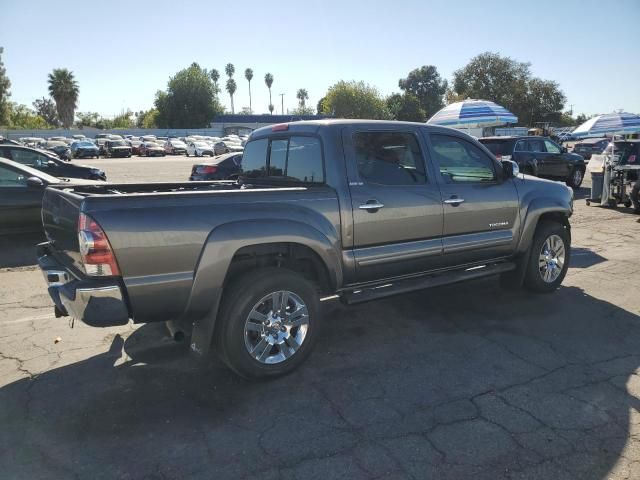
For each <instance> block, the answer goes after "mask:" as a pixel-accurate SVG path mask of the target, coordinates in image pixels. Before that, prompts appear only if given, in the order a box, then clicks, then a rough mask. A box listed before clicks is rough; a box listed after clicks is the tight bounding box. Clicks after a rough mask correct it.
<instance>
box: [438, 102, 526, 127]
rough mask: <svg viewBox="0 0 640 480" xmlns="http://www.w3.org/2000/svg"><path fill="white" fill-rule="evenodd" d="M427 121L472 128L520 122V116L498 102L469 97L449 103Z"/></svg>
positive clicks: (447, 125)
mask: <svg viewBox="0 0 640 480" xmlns="http://www.w3.org/2000/svg"><path fill="white" fill-rule="evenodd" d="M427 123H428V124H429V125H441V126H444V127H453V128H467V129H471V128H482V127H497V126H500V125H505V124H510V123H512V124H513V123H518V117H516V116H515V115H514V114H513V113H511V112H510V111H509V110H507V109H506V108H504V107H502V106H500V105H498V104H497V103H494V102H490V101H488V100H472V99H469V100H464V101H462V102H456V103H452V104H451V105H447V106H446V107H444V108H443V109H441V110H439V111H438V112H436V114H435V115H434V116H433V117H431V118H430V119H429V120H427Z"/></svg>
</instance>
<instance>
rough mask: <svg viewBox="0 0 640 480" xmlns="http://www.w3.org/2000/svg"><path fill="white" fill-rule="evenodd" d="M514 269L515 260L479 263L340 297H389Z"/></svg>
mask: <svg viewBox="0 0 640 480" xmlns="http://www.w3.org/2000/svg"><path fill="white" fill-rule="evenodd" d="M515 269H516V263H515V262H501V263H494V264H490V265H480V266H478V267H471V268H467V269H466V270H455V271H453V272H444V273H439V274H433V275H427V276H422V277H417V278H411V279H407V280H398V281H396V282H393V283H385V284H383V285H376V286H373V287H363V288H359V289H354V290H350V291H346V292H344V293H342V294H341V295H340V299H341V300H342V301H343V302H344V303H346V304H347V305H353V304H356V303H362V302H368V301H369V300H377V299H379V298H385V297H391V296H392V295H398V294H401V293H407V292H412V291H414V290H422V289H425V288H431V287H439V286H441V285H449V284H451V283H458V282H464V281H466V280H473V279H475V278H482V277H488V276H491V275H496V274H499V273H504V272H509V271H511V270H515Z"/></svg>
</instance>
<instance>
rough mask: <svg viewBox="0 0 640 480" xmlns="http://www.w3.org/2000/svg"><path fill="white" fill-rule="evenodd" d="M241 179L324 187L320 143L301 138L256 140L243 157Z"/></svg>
mask: <svg viewBox="0 0 640 480" xmlns="http://www.w3.org/2000/svg"><path fill="white" fill-rule="evenodd" d="M242 176H243V177H246V178H271V179H274V178H275V179H278V178H280V179H283V180H287V181H294V182H296V181H297V182H302V183H323V182H324V169H323V164H322V148H321V146H320V140H319V139H317V138H315V137H301V136H292V137H288V138H274V139H272V140H269V139H266V138H263V139H260V140H253V141H251V142H249V143H247V145H246V147H245V149H244V153H243V155H242Z"/></svg>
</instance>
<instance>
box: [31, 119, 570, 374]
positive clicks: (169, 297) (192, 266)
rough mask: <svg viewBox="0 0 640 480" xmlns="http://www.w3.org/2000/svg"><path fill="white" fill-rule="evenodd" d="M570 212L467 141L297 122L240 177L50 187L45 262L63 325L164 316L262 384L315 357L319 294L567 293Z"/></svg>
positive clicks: (415, 128) (442, 133)
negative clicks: (467, 284) (464, 288)
mask: <svg viewBox="0 0 640 480" xmlns="http://www.w3.org/2000/svg"><path fill="white" fill-rule="evenodd" d="M572 209H573V192H572V190H571V189H570V188H568V187H567V186H565V185H564V184H562V183H559V182H553V181H549V180H542V179H539V178H535V177H530V176H526V175H521V174H519V173H518V172H517V165H514V163H513V162H511V161H504V162H498V161H497V160H496V158H495V157H494V156H493V155H492V154H491V152H489V150H487V149H486V148H485V147H484V146H482V145H481V144H480V143H478V142H477V141H475V140H474V139H472V138H471V137H469V136H468V135H466V134H464V133H461V132H458V131H456V130H451V129H447V128H441V127H433V126H427V125H424V124H416V123H404V122H381V121H354V120H323V121H311V122H295V123H289V124H280V125H274V126H271V127H265V128H261V129H259V130H256V131H255V132H253V134H252V135H251V137H250V139H249V141H248V143H247V145H246V148H245V150H244V155H243V159H242V172H241V174H240V177H239V179H238V180H237V181H217V182H189V183H176V184H169V183H156V184H123V185H115V184H101V185H91V186H78V187H73V188H64V187H55V186H54V187H50V188H48V189H47V191H46V192H45V196H44V199H43V206H42V218H43V223H44V228H45V232H46V235H47V238H48V241H47V242H46V243H43V244H41V245H39V246H38V257H39V263H40V267H41V269H42V270H43V273H44V276H45V278H46V280H47V282H48V285H49V293H50V295H51V297H52V298H53V300H54V302H55V312H56V314H57V315H58V316H66V315H71V316H74V317H76V318H79V319H81V320H82V321H84V322H85V323H87V324H89V325H93V326H111V325H122V324H126V323H127V322H129V321H130V320H133V322H135V323H145V322H159V321H162V322H167V325H168V326H169V327H170V329H171V330H172V331H174V332H176V335H178V334H179V333H180V332H183V335H187V336H188V337H189V338H190V341H189V344H190V348H191V350H192V351H193V352H195V353H196V354H200V355H204V354H206V353H207V352H208V351H210V350H211V349H213V350H215V351H216V352H217V353H218V354H219V355H220V357H221V358H222V359H223V361H224V362H225V363H226V364H227V365H228V366H229V367H231V368H232V369H233V370H234V371H236V372H237V373H238V374H240V375H242V376H244V377H249V378H264V377H272V376H277V375H281V374H284V373H287V372H290V371H291V370H293V369H294V368H296V367H297V366H298V365H300V363H302V362H303V361H304V360H305V359H306V358H307V356H308V355H309V353H310V352H311V350H312V348H313V345H314V343H315V341H316V339H317V336H318V332H319V328H320V326H321V324H322V318H321V316H320V308H319V301H320V299H321V298H322V297H326V296H331V295H338V296H339V297H340V299H341V300H342V301H343V302H345V303H347V304H353V303H358V302H363V301H368V300H373V299H377V298H381V297H386V296H390V295H394V294H398V293H403V292H408V291H411V290H416V289H423V288H428V287H432V286H438V285H444V284H449V283H453V282H459V281H464V280H470V279H475V278H479V277H484V276H488V275H496V274H497V275H500V276H501V283H502V284H503V285H504V286H506V287H510V288H514V287H520V286H525V287H527V288H528V289H530V290H532V291H535V292H551V291H553V290H555V289H556V288H557V287H558V286H559V284H560V282H562V280H563V278H564V276H565V274H566V271H567V268H568V265H569V256H570V243H571V240H570V238H571V237H570V226H569V217H570V216H571V214H572ZM461 308H463V307H461Z"/></svg>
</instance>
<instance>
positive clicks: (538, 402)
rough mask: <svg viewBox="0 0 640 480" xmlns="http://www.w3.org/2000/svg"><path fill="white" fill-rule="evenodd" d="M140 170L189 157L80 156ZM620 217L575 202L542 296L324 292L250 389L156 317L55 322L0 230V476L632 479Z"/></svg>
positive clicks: (637, 274) (168, 172)
mask: <svg viewBox="0 0 640 480" xmlns="http://www.w3.org/2000/svg"><path fill="white" fill-rule="evenodd" d="M150 162H155V163H154V165H158V164H160V163H162V166H163V168H161V169H160V168H157V170H159V172H154V174H156V175H162V176H163V177H162V178H163V179H169V178H171V176H173V178H175V179H183V178H184V177H185V176H186V175H187V174H188V170H189V165H190V163H191V159H189V160H187V159H165V160H151V161H150V160H146V159H140V160H138V159H135V160H133V161H130V163H129V164H127V163H125V162H124V161H117V160H100V161H97V162H96V161H92V162H91V163H92V164H96V165H97V164H98V163H99V164H100V166H101V167H104V168H105V169H106V170H107V173H108V175H109V176H110V177H111V178H112V179H114V180H116V181H119V180H131V179H149V178H150V175H151V174H150V173H149V168H148V164H149V163H150ZM586 193H587V192H586V189H582V190H580V191H578V192H577V194H578V197H582V198H584V197H585V195H586ZM638 218H639V217H637V216H634V215H632V214H631V213H630V211H629V210H628V209H624V208H620V209H618V210H609V209H603V208H599V207H586V206H585V205H584V201H583V200H577V201H576V212H575V214H574V216H573V217H572V225H573V230H572V235H573V247H574V250H573V258H572V263H571V268H570V270H569V274H568V275H567V278H566V280H565V282H564V285H563V286H562V288H560V289H559V290H558V291H557V292H555V293H554V294H551V295H532V294H529V293H526V292H505V291H503V290H501V289H500V288H499V286H498V282H497V280H495V279H489V280H482V281H475V282H471V283H465V284H459V285H454V286H449V287H442V288H438V289H433V290H427V291H421V292H415V293H411V294H407V295H402V296H397V297H393V298H389V299H385V300H379V301H375V302H371V303H367V304H362V305H359V306H355V307H344V306H342V305H341V304H340V303H339V302H336V301H327V302H324V303H323V310H324V314H325V317H324V318H325V323H324V329H323V332H322V334H321V336H320V339H319V342H318V346H317V348H316V350H315V352H314V354H313V355H312V356H311V358H310V359H309V361H308V362H307V363H305V364H304V365H303V366H302V368H300V369H299V370H297V371H296V372H294V373H293V374H291V375H289V376H287V377H285V378H281V379H278V380H275V381H270V382H263V383H248V382H245V381H243V380H241V379H238V378H237V377H235V376H234V375H233V374H231V373H230V372H229V371H228V370H227V369H226V368H225V367H224V366H222V364H221V363H220V362H219V361H217V360H216V359H213V358H212V359H209V360H207V361H204V362H194V360H193V359H192V358H191V357H190V356H189V355H188V353H187V350H186V346H185V345H184V344H177V343H174V342H172V341H171V340H169V339H168V337H167V335H166V334H165V331H164V327H163V326H162V325H153V324H151V325H144V326H133V325H129V326H125V327H118V328H109V329H96V328H91V327H88V326H85V325H82V324H79V323H75V325H74V326H73V328H70V325H69V321H68V319H55V318H54V317H53V314H52V308H51V302H50V301H49V298H48V295H47V293H46V288H45V285H44V281H43V279H42V278H41V274H40V272H39V271H38V270H37V269H36V268H35V267H34V266H33V264H34V258H33V250H32V249H31V245H33V244H34V243H36V242H37V241H38V236H37V235H36V236H25V237H17V238H12V239H7V238H3V239H0V266H1V267H2V268H1V269H0V426H1V428H0V472H2V473H1V474H0V475H1V476H2V478H3V479H4V478H6V479H13V478H15V479H38V478H56V479H59V478H61V479H64V478H78V479H84V478H91V479H102V478H104V479H110V478H119V479H142V478H145V479H174V478H181V479H182V478H215V479H234V478H238V479H243V478H260V479H261V480H268V479H272V478H273V479H276V478H277V479H298V478H299V479H314V478H322V479H334V478H345V479H425V478H438V479H440V478H442V479H460V478H474V479H540V478H542V479H638V478H640V376H639V375H638V372H639V368H640V295H639V294H638V292H639V291H640V250H639V249H640V223H639V222H638Z"/></svg>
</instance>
